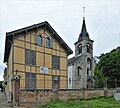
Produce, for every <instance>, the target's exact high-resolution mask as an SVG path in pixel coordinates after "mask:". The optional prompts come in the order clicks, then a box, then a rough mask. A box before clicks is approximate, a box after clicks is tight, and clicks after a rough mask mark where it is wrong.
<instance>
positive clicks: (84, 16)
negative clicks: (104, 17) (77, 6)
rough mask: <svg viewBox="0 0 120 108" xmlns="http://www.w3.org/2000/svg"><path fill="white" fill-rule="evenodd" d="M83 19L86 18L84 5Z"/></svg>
mask: <svg viewBox="0 0 120 108" xmlns="http://www.w3.org/2000/svg"><path fill="white" fill-rule="evenodd" d="M83 19H85V7H83Z"/></svg>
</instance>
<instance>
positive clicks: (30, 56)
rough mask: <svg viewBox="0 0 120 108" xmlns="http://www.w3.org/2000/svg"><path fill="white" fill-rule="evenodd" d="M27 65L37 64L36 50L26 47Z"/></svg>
mask: <svg viewBox="0 0 120 108" xmlns="http://www.w3.org/2000/svg"><path fill="white" fill-rule="evenodd" d="M25 65H30V66H31V65H33V66H34V65H36V51H34V50H29V49H25Z"/></svg>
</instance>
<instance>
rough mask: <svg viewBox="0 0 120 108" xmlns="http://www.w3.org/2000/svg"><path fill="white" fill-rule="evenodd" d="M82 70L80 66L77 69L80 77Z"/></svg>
mask: <svg viewBox="0 0 120 108" xmlns="http://www.w3.org/2000/svg"><path fill="white" fill-rule="evenodd" d="M81 70H82V68H81V67H80V66H78V67H77V74H78V75H80V71H81Z"/></svg>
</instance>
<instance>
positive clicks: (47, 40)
mask: <svg viewBox="0 0 120 108" xmlns="http://www.w3.org/2000/svg"><path fill="white" fill-rule="evenodd" d="M46 47H47V48H50V38H49V37H47V38H46Z"/></svg>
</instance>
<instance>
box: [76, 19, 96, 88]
mask: <svg viewBox="0 0 120 108" xmlns="http://www.w3.org/2000/svg"><path fill="white" fill-rule="evenodd" d="M93 42H94V41H93V40H91V39H90V37H89V34H88V32H87V29H86V24H85V17H83V24H82V29H81V33H80V35H79V38H78V41H77V42H76V43H75V59H76V60H75V63H74V65H75V80H76V81H77V82H76V84H75V88H91V86H92V76H93V73H94V72H93Z"/></svg>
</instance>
